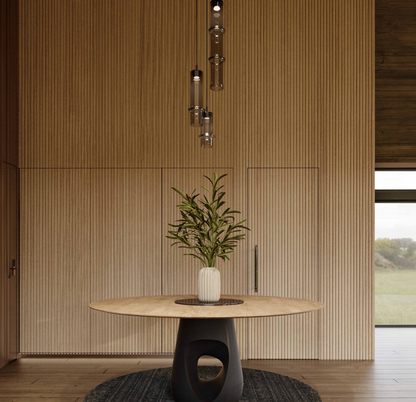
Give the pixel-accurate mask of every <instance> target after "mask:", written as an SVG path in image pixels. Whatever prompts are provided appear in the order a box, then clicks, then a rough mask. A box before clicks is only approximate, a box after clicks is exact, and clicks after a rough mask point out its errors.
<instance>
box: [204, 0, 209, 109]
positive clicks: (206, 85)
mask: <svg viewBox="0 0 416 402" xmlns="http://www.w3.org/2000/svg"><path fill="white" fill-rule="evenodd" d="M208 18H209V0H207V17H206V20H205V35H206V39H205V53H206V54H205V56H206V60H205V63H206V68H207V72H206V76H205V82H206V84H205V88H206V94H207V95H206V101H207V108H206V111H208Z"/></svg>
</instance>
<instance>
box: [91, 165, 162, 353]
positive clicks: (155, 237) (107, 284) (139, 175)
mask: <svg viewBox="0 0 416 402" xmlns="http://www.w3.org/2000/svg"><path fill="white" fill-rule="evenodd" d="M91 182H92V198H91V211H92V212H91V213H92V226H91V247H92V252H91V267H92V270H91V299H90V301H91V302H93V301H97V300H103V299H111V298H116V297H131V296H151V295H160V294H161V252H162V250H161V202H162V199H161V170H160V169H93V170H91ZM91 352H92V353H133V354H134V353H135V354H137V353H160V352H161V320H160V319H158V318H138V317H125V316H116V315H112V314H106V313H101V312H98V311H92V312H91Z"/></svg>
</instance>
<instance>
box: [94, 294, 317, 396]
mask: <svg viewBox="0 0 416 402" xmlns="http://www.w3.org/2000/svg"><path fill="white" fill-rule="evenodd" d="M192 298H193V299H197V296H195V295H193V296H183V295H178V296H143V297H124V298H120V299H109V300H102V301H98V302H94V303H91V304H90V308H92V309H94V310H98V311H103V312H106V313H112V314H121V315H131V316H139V317H161V318H180V324H179V330H178V336H177V341H176V348H175V356H174V359H173V367H172V376H171V390H172V394H173V396H174V398H175V401H178V402H214V401H215V402H237V401H238V400H239V399H240V397H241V394H242V392H243V372H242V369H241V362H240V356H239V352H238V344H237V337H236V333H235V326H234V318H250V317H272V316H279V315H291V314H301V313H307V312H310V311H315V310H319V309H321V308H322V307H324V305H323V304H322V303H320V302H317V301H312V300H304V299H292V298H288V297H267V296H235V295H232V296H222V297H221V298H222V299H237V300H242V301H243V303H242V304H236V305H223V306H207V305H195V306H194V305H183V304H177V303H175V302H176V301H177V300H182V299H192ZM201 356H213V357H215V358H217V359H218V360H220V361H221V363H222V364H223V368H222V370H221V372H220V374H219V375H218V376H217V377H215V378H214V379H212V380H209V381H206V380H202V379H200V378H199V376H198V360H199V358H200V357H201Z"/></svg>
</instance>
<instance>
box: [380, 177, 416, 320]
mask: <svg viewBox="0 0 416 402" xmlns="http://www.w3.org/2000/svg"><path fill="white" fill-rule="evenodd" d="M375 187H376V206H375V270H376V272H375V280H376V286H375V293H376V305H375V309H376V325H412V326H413V325H416V171H399V170H395V171H385V170H378V171H376V176H375Z"/></svg>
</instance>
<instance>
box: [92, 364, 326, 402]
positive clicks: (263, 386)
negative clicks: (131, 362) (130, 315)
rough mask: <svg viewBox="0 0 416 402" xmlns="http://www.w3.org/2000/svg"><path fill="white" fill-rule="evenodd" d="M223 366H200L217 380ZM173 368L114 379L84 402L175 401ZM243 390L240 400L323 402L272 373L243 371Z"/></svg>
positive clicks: (205, 374) (205, 375) (304, 387)
mask: <svg viewBox="0 0 416 402" xmlns="http://www.w3.org/2000/svg"><path fill="white" fill-rule="evenodd" d="M220 369H221V368H220V367H217V366H201V367H198V373H199V376H200V377H201V378H203V379H206V380H208V379H211V378H213V377H215V376H216V375H217V374H218V373H219V371H220ZM171 370H172V369H171V368H160V369H155V370H147V371H140V372H138V373H133V374H127V375H123V376H122V377H117V378H113V379H112V380H109V381H106V382H104V383H102V384H100V385H98V386H96V387H95V388H94V389H92V390H91V391H90V392H89V393H88V395H87V396H86V397H85V399H84V401H85V402H137V401H142V402H173V401H174V399H173V397H172V395H171V394H170V373H171ZM243 376H244V390H243V395H242V397H241V400H240V401H243V402H249V401H250V402H252V401H262V402H269V401H270V402H272V401H273V402H297V401H299V402H322V400H321V397H320V396H319V394H318V393H317V392H316V391H315V390H314V389H313V388H311V387H310V386H309V385H307V384H304V383H303V382H301V381H298V380H295V379H294V378H290V377H286V376H284V375H280V374H276V373H271V372H269V371H261V370H253V369H245V368H243Z"/></svg>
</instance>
